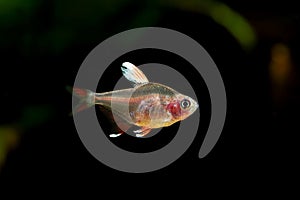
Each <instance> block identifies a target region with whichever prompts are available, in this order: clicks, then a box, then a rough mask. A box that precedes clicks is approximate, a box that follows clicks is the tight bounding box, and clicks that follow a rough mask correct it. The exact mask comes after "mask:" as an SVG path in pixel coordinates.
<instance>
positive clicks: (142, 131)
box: [133, 127, 151, 137]
mask: <svg viewBox="0 0 300 200" xmlns="http://www.w3.org/2000/svg"><path fill="white" fill-rule="evenodd" d="M150 131H151V128H148V127H142V128H141V129H139V130H135V131H133V132H134V133H136V135H135V136H136V137H144V136H145V135H147V134H148V133H150Z"/></svg>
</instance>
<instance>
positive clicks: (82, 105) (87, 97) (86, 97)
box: [67, 87, 95, 113]
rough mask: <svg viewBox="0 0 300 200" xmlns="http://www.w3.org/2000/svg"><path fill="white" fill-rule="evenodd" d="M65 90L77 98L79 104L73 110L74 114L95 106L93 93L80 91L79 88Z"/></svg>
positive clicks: (84, 90)
mask: <svg viewBox="0 0 300 200" xmlns="http://www.w3.org/2000/svg"><path fill="white" fill-rule="evenodd" d="M67 90H68V91H70V92H72V93H73V95H74V96H76V97H78V98H79V103H78V105H77V106H76V108H75V113H78V112H80V111H83V110H85V109H87V108H89V107H91V106H93V105H95V93H94V92H92V91H90V90H86V89H80V88H73V89H72V88H71V87H67Z"/></svg>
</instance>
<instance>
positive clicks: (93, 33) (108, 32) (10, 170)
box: [0, 0, 300, 180]
mask: <svg viewBox="0 0 300 200" xmlns="http://www.w3.org/2000/svg"><path fill="white" fill-rule="evenodd" d="M295 5H296V4H295V3H293V1H285V2H280V3H275V2H273V1H258V0H254V1H253V0H251V1H250V0H246V1H232V0H224V1H217V0H202V1H200V0H187V1H180V0H173V1H172V0H151V1H150V0H148V1H147V0H146V1H133V0H123V1H116V0H98V1H96V0H75V1H70V0H64V1H61V0H43V1H40V0H27V1H24V0H23V1H22V0H0V30H1V31H0V55H1V64H0V65H1V67H0V69H1V73H0V75H1V77H0V82H1V84H0V85H1V93H0V99H1V105H2V109H1V117H0V119H1V120H0V179H2V180H9V179H11V178H12V177H27V176H29V175H26V174H31V175H30V177H32V176H34V177H38V176H39V175H42V176H44V175H45V174H44V170H46V171H48V170H50V171H52V172H53V174H58V175H57V176H59V177H61V175H62V174H64V176H67V177H72V176H73V173H75V174H76V176H79V177H84V175H83V174H81V173H80V172H76V171H77V170H79V169H81V168H83V169H88V170H89V171H90V172H89V174H88V175H87V177H90V176H92V174H93V173H96V174H98V173H100V172H99V171H102V172H103V170H104V171H105V170H108V172H109V173H113V171H110V170H109V169H107V168H105V167H103V168H101V169H99V167H96V166H98V165H99V164H98V163H97V162H96V161H95V160H93V158H92V157H91V156H90V155H88V153H87V152H86V151H85V150H84V147H83V145H82V144H81V142H80V140H79V138H78V136H77V134H76V130H75V128H74V126H73V123H72V118H71V117H69V116H68V114H69V112H70V111H71V96H70V95H69V94H68V93H67V92H66V91H65V86H67V85H72V83H73V81H74V79H75V76H76V72H77V70H78V69H79V67H80V64H81V63H82V61H83V60H84V58H85V57H86V56H87V54H88V53H89V52H90V51H91V50H92V49H93V48H94V47H95V46H96V45H98V44H99V43H100V42H101V41H103V40H104V39H106V38H108V37H110V36H112V35H113V34H116V33H118V32H121V31H124V30H127V29H131V28H136V27H144V26H159V27H166V28H171V29H175V30H178V31H180V32H182V33H185V34H187V35H189V36H191V37H192V38H194V39H195V40H197V41H198V42H199V43H200V44H201V45H202V46H203V47H204V48H205V49H206V50H207V51H208V53H209V54H210V55H211V56H212V58H213V59H214V61H215V62H216V64H217V66H218V67H219V69H220V72H221V74H222V76H223V79H224V82H225V87H226V91H227V95H228V117H227V122H226V126H225V128H224V133H223V135H222V137H221V138H220V141H219V143H218V147H216V150H215V153H212V155H211V157H213V158H214V159H215V160H216V161H215V162H216V163H219V162H221V161H220V160H222V159H224V156H225V155H230V156H229V158H228V157H227V159H229V160H230V161H232V162H234V163H235V162H237V161H236V159H237V157H238V158H240V159H241V160H240V162H241V163H243V164H241V167H242V168H243V167H247V166H252V167H254V169H257V165H254V164H253V163H255V162H256V159H258V160H259V162H261V161H262V162H263V163H264V164H262V168H261V169H260V168H259V171H260V170H262V171H263V172H266V173H267V174H268V173H270V172H268V170H267V169H268V168H269V167H270V166H273V165H275V163H276V162H277V161H278V160H277V159H278V157H277V156H279V157H281V158H280V159H281V160H280V161H279V162H284V163H286V165H292V164H291V163H290V162H291V161H290V160H289V159H288V158H289V156H287V152H294V151H296V149H295V148H296V147H295V146H294V145H288V148H284V150H282V149H281V148H280V146H281V145H286V144H289V143H290V141H291V138H292V137H294V136H295V134H296V133H297V131H296V130H298V127H297V122H298V121H299V120H298V119H299V117H296V116H297V115H298V113H299V110H300V109H299V108H300V107H299V102H300V96H299V86H300V84H299V56H298V54H299V37H298V36H299V23H300V15H299V14H298V13H299V10H298V9H297V6H295ZM245 129H246V130H245ZM298 133H299V131H298ZM279 141H280V142H279ZM253 146H255V148H253ZM197 147H199V145H196V146H195V147H193V148H192V151H193V152H195V153H194V154H193V155H196V153H197ZM236 150H239V151H238V152H237V151H236ZM241 154H243V156H241ZM86 157H87V158H86ZM195 157H196V156H195ZM186 160H189V158H188V156H187V155H186V156H185V157H184V158H183V160H181V161H179V169H184V162H185V161H186ZM193 162H194V163H193V165H192V166H191V170H190V172H189V174H188V175H190V176H192V174H193V173H195V171H198V169H197V168H198V167H199V165H201V163H200V164H199V163H198V162H200V161H198V160H197V161H196V158H195V159H194V160H193ZM83 163H84V164H83ZM251 163H252V164H253V165H252V164H251ZM269 163H272V164H269ZM211 165H214V164H211ZM205 167H206V168H207V169H208V168H210V167H208V166H205ZM104 168H105V169H104ZM69 169H72V170H71V171H70V170H69ZM169 170H170V171H171V174H172V173H173V174H175V172H176V169H175V168H174V167H171V168H169ZM172 170H173V171H172ZM257 170H258V169H257ZM163 172H165V171H163ZM163 172H162V173H163ZM100 174H101V173H100ZM100 174H98V175H99V176H100ZM269 175H270V176H271V174H269ZM45 176H46V177H47V178H50V177H51V176H52V175H45ZM54 177H56V175H54ZM96 177H97V176H96ZM249 177H250V175H249ZM37 179H38V178H37Z"/></svg>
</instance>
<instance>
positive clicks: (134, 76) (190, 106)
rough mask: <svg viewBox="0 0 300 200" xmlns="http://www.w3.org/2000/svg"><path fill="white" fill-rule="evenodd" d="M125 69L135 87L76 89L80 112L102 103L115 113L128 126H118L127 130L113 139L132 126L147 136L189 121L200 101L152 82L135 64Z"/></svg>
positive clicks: (115, 135) (127, 64)
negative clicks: (95, 90)
mask: <svg viewBox="0 0 300 200" xmlns="http://www.w3.org/2000/svg"><path fill="white" fill-rule="evenodd" d="M121 69H122V71H123V75H124V76H125V77H126V78H127V79H128V80H129V81H131V82H132V83H133V84H134V87H133V88H128V89H122V90H115V91H110V92H104V93H94V92H92V91H89V90H82V89H77V88H75V89H74V90H73V91H74V94H75V95H77V96H80V97H81V98H82V99H83V100H82V104H81V106H79V107H78V108H77V109H78V110H79V111H80V110H82V109H83V108H87V107H90V106H92V105H95V104H98V105H100V106H103V107H106V108H108V109H109V110H111V112H112V114H113V116H114V119H115V121H116V122H118V121H120V119H121V120H122V121H123V122H122V124H124V122H125V124H127V126H122V125H121V123H117V125H118V126H119V127H120V128H121V127H123V128H121V130H122V132H120V133H118V134H111V135H110V136H111V137H117V136H119V135H121V134H122V133H123V132H126V131H127V129H128V128H129V127H130V126H132V125H135V126H139V127H141V129H139V130H136V131H134V132H135V133H136V136H137V137H143V136H145V135H146V134H148V133H149V132H150V131H151V129H154V128H161V127H166V126H170V125H172V124H174V123H176V122H178V121H181V120H184V119H186V118H187V117H188V116H190V115H191V114H192V113H194V112H195V110H196V109H197V108H198V104H197V102H196V101H195V100H193V99H192V98H190V97H188V96H186V95H183V94H181V93H179V92H177V91H176V90H174V89H172V88H170V87H168V86H166V85H163V84H160V83H153V82H149V81H148V79H147V78H146V76H145V75H144V74H143V72H142V71H141V70H140V69H138V68H137V67H136V66H134V65H133V64H131V63H128V62H126V63H123V65H122V68H121ZM82 106H84V107H83V108H82ZM116 119H118V120H116Z"/></svg>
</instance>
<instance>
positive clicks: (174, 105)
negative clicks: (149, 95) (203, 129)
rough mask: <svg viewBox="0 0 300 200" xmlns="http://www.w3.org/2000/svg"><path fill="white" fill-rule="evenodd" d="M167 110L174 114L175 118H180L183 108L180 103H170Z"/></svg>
mask: <svg viewBox="0 0 300 200" xmlns="http://www.w3.org/2000/svg"><path fill="white" fill-rule="evenodd" d="M167 110H168V111H169V112H170V113H172V115H173V117H175V118H176V117H179V116H180V114H181V108H180V105H179V103H178V102H173V103H169V105H168V106H167Z"/></svg>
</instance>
